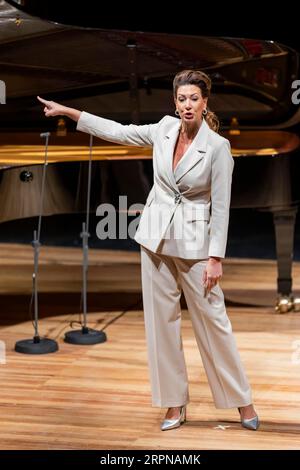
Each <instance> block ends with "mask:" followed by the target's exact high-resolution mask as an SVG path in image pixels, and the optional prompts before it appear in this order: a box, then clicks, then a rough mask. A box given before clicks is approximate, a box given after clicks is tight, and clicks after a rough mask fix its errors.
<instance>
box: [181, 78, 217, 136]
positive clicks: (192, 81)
mask: <svg viewBox="0 0 300 470" xmlns="http://www.w3.org/2000/svg"><path fill="white" fill-rule="evenodd" d="M182 85H196V86H197V87H198V88H200V90H201V94H202V98H208V97H209V96H210V90H211V79H210V78H209V76H208V75H206V73H204V72H201V71H200V70H182V71H181V72H178V73H177V74H176V75H175V77H174V80H173V93H174V97H175V98H177V91H178V88H179V87H180V86H182ZM203 117H204V118H205V120H206V122H207V124H208V125H209V127H210V128H211V129H212V130H213V131H215V132H218V130H219V127H220V123H219V119H218V117H217V116H216V114H215V113H214V112H212V111H210V110H209V109H208V108H207V114H206V115H205V116H203Z"/></svg>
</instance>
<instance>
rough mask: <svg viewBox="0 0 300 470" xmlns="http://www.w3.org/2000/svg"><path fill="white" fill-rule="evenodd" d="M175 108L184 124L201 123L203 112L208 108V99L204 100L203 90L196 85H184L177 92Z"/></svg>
mask: <svg viewBox="0 0 300 470" xmlns="http://www.w3.org/2000/svg"><path fill="white" fill-rule="evenodd" d="M175 106H176V109H177V110H178V111H179V117H180V118H181V120H182V121H183V122H185V123H186V124H192V123H193V124H195V123H200V122H201V120H202V112H203V110H204V109H206V106H207V98H202V93H201V89H200V88H199V87H197V86H196V85H182V86H180V87H179V88H178V90H177V97H176V99H175Z"/></svg>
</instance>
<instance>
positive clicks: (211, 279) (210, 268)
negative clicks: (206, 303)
mask: <svg viewBox="0 0 300 470" xmlns="http://www.w3.org/2000/svg"><path fill="white" fill-rule="evenodd" d="M222 274H223V270H222V261H221V259H220V258H209V260H208V262H207V265H206V268H205V270H204V272H203V279H202V284H203V286H204V287H205V288H206V291H207V292H209V291H210V290H211V289H212V288H213V287H214V286H215V285H216V284H217V283H218V282H219V280H220V279H221V277H222Z"/></svg>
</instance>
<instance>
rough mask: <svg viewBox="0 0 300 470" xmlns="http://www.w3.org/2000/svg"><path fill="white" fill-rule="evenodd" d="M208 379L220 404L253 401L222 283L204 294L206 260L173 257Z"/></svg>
mask: <svg viewBox="0 0 300 470" xmlns="http://www.w3.org/2000/svg"><path fill="white" fill-rule="evenodd" d="M174 262H175V264H176V266H177V271H178V274H179V277H180V283H181V286H182V289H183V292H184V295H185V299H186V303H187V306H188V310H189V313H190V315H191V320H192V324H193V328H194V331H195V336H196V340H197V344H198V348H199V351H200V354H201V357H202V361H203V365H204V368H205V371H206V374H207V378H208V382H209V385H210V388H211V391H212V395H213V398H214V402H215V406H216V407H217V408H235V407H239V406H246V405H249V404H250V403H252V398H251V390H250V386H249V383H248V380H247V377H246V375H245V371H244V368H243V365H242V363H241V359H240V355H239V352H238V350H237V346H236V342H235V338H234V336H233V333H232V328H231V323H230V320H229V318H228V316H227V313H226V307H225V303H224V294H223V292H222V289H221V287H220V286H219V284H217V285H215V286H214V287H213V288H212V290H211V291H210V293H209V295H208V296H207V297H205V295H204V294H205V289H204V287H203V286H202V276H203V271H204V269H205V267H206V264H207V260H186V259H183V258H174Z"/></svg>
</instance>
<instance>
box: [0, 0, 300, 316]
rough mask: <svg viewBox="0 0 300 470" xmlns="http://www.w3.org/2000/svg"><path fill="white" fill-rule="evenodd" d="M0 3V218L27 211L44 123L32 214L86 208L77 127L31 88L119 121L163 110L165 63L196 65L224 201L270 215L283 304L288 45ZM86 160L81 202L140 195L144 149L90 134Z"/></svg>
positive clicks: (293, 135)
mask: <svg viewBox="0 0 300 470" xmlns="http://www.w3.org/2000/svg"><path fill="white" fill-rule="evenodd" d="M11 3H12V2H10V3H7V2H5V1H4V0H0V20H1V29H0V70H1V72H0V73H1V76H0V79H1V80H3V81H4V82H5V83H6V84H7V104H6V105H5V106H0V126H1V132H0V223H1V222H4V221H8V220H16V219H20V218H26V217H32V216H35V215H37V214H38V210H39V195H40V185H41V179H42V163H43V156H44V147H43V142H42V141H41V138H40V132H43V131H51V139H50V147H49V153H48V160H49V165H48V170H47V180H46V189H45V202H44V209H43V214H44V215H52V214H64V213H71V212H74V213H78V212H80V211H83V210H84V209H85V200H86V180H87V179H86V175H87V160H88V155H89V153H88V136H86V135H84V134H81V133H76V132H75V125H74V123H73V122H71V121H69V120H68V119H62V118H52V119H49V120H46V119H45V118H44V115H43V113H42V112H41V107H40V105H39V104H38V102H37V100H36V95H37V94H39V95H41V96H43V97H45V98H46V99H47V98H48V99H52V100H54V101H59V102H62V103H63V104H65V105H67V106H71V107H74V108H78V109H82V110H86V111H88V112H91V113H94V114H99V115H101V116H103V117H107V118H110V119H115V120H117V121H120V122H123V123H129V122H133V123H140V124H143V123H150V122H156V121H158V120H159V119H161V117H162V116H163V115H165V114H171V115H173V113H174V109H173V106H172V103H173V101H172V78H173V76H174V74H175V73H176V72H177V71H179V70H181V69H183V68H199V69H201V70H204V71H205V72H207V73H208V74H209V75H210V76H211V78H212V80H213V91H214V93H213V95H212V97H211V98H210V103H209V106H210V108H211V109H212V110H214V111H215V112H216V113H217V115H218V116H219V118H220V120H221V124H222V127H221V133H222V134H223V135H225V136H226V137H227V138H228V139H229V140H230V141H231V145H232V152H233V156H234V158H235V163H236V165H235V171H234V175H233V185H232V204H231V205H232V208H255V209H257V210H259V211H266V212H270V213H272V215H273V220H274V229H275V239H276V251H277V260H278V301H277V306H276V308H277V310H279V311H280V310H282V311H284V309H285V308H286V307H285V306H286V302H287V301H290V302H292V301H293V292H292V276H291V267H292V260H293V246H294V228H295V218H296V213H297V207H298V204H299V200H300V192H299V184H298V181H297V177H298V174H299V156H300V138H299V129H300V126H299V122H300V107H299V106H296V105H295V104H293V102H292V94H293V92H294V89H293V88H292V84H293V82H294V80H296V79H297V77H298V75H299V56H298V53H297V52H296V51H295V50H293V49H291V48H290V47H287V46H285V45H283V44H280V43H277V42H274V41H267V40H257V39H249V38H233V37H210V36H192V35H189V36H187V35H176V34H159V33H147V32H133V31H123V30H108V29H95V28H81V27H74V26H66V25H63V24H59V23H52V22H48V21H44V20H41V19H39V18H35V17H33V16H31V15H29V14H28V13H26V12H24V11H20V10H18V9H17V8H16V7H14V6H13V5H12V4H11ZM93 159H94V165H93V182H94V187H95V188H96V189H95V190H94V191H93V197H92V201H91V211H95V210H96V208H97V206H98V205H99V204H101V203H103V202H112V203H115V202H116V198H117V196H118V195H119V194H124V195H127V196H128V200H129V203H134V202H141V203H143V202H144V201H145V199H146V196H147V193H148V191H149V189H150V187H151V185H152V162H151V152H150V151H149V149H143V148H137V147H134V148H133V147H132V148H131V147H122V146H118V145H112V144H109V143H108V142H102V141H100V140H99V139H98V140H95V141H94V151H93ZM0 229H1V228H0ZM245 243H246V240H245Z"/></svg>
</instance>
